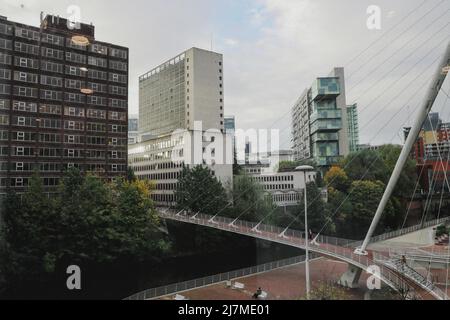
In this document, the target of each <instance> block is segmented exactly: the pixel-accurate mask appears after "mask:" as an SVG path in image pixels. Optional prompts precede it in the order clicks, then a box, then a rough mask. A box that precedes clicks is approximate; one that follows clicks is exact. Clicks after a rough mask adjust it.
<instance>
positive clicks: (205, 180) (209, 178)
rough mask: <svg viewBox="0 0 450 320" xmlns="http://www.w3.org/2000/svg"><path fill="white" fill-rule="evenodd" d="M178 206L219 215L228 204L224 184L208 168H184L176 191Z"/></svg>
mask: <svg viewBox="0 0 450 320" xmlns="http://www.w3.org/2000/svg"><path fill="white" fill-rule="evenodd" d="M175 194H176V198H177V206H178V208H179V209H188V210H190V211H192V212H201V213H204V214H212V215H215V214H217V213H218V212H219V211H220V210H221V209H223V208H225V207H226V206H227V204H228V199H227V194H226V190H225V188H224V187H223V186H222V183H221V182H220V181H219V180H218V179H217V178H216V177H215V176H214V175H213V173H212V171H211V170H210V169H208V168H207V167H203V166H195V167H193V168H192V169H190V168H188V167H184V168H183V170H182V172H181V175H180V178H179V179H178V185H177V189H176V192H175Z"/></svg>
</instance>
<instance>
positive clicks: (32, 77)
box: [14, 71, 38, 83]
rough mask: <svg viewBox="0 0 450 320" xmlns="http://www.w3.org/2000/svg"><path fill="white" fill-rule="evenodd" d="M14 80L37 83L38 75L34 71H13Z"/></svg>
mask: <svg viewBox="0 0 450 320" xmlns="http://www.w3.org/2000/svg"><path fill="white" fill-rule="evenodd" d="M14 80H16V81H21V82H28V83H38V75H37V74H34V73H28V72H20V71H14Z"/></svg>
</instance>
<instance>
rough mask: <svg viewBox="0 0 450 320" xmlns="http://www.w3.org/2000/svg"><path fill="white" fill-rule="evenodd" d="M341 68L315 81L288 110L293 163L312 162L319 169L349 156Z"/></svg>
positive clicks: (342, 71)
mask: <svg viewBox="0 0 450 320" xmlns="http://www.w3.org/2000/svg"><path fill="white" fill-rule="evenodd" d="M346 108H347V104H346V98H345V79H344V69H343V68H334V69H333V71H332V72H331V74H330V75H329V76H328V77H322V78H317V79H316V80H315V81H314V83H313V85H312V86H311V87H310V88H308V89H306V90H305V91H304V92H303V93H302V95H301V96H300V98H299V99H298V100H297V102H296V103H295V105H294V107H293V108H292V149H293V151H294V159H295V160H307V159H312V160H314V161H315V162H316V164H317V165H318V166H319V167H325V168H326V167H329V166H331V165H333V164H336V163H337V162H338V161H339V160H340V158H341V157H342V156H345V155H347V154H348V153H349V139H348V129H347V126H348V124H347V110H346Z"/></svg>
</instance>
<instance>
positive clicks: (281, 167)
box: [278, 160, 317, 172]
mask: <svg viewBox="0 0 450 320" xmlns="http://www.w3.org/2000/svg"><path fill="white" fill-rule="evenodd" d="M304 165H306V166H312V167H313V168H316V167H317V165H316V163H315V162H314V161H313V160H298V161H287V160H285V161H280V163H279V164H278V172H288V171H294V170H295V168H297V167H298V166H304Z"/></svg>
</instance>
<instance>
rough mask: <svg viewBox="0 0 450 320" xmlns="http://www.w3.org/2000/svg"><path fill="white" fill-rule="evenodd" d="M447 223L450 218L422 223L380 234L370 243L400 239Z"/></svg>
mask: <svg viewBox="0 0 450 320" xmlns="http://www.w3.org/2000/svg"><path fill="white" fill-rule="evenodd" d="M447 222H450V217H445V218H439V219H433V220H429V221H426V222H424V223H423V224H421V223H420V224H416V225H414V226H410V227H407V228H403V229H399V230H394V231H391V232H387V233H383V234H380V235H378V236H375V237H372V239H371V240H370V242H371V243H374V242H380V241H384V240H388V239H392V238H396V237H399V236H402V235H405V234H408V233H411V232H415V231H418V230H421V229H424V228H428V227H432V226H437V225H439V224H443V223H447Z"/></svg>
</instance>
